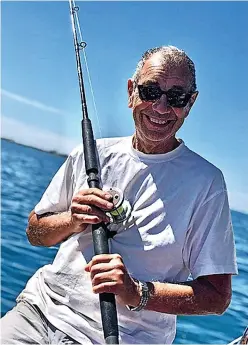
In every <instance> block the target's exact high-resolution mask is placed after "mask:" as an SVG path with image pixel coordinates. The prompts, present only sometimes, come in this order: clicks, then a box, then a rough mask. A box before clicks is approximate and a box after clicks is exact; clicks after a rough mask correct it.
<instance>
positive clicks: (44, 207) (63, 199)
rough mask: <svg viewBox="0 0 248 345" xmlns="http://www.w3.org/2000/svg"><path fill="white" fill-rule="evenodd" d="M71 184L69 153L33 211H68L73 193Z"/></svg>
mask: <svg viewBox="0 0 248 345" xmlns="http://www.w3.org/2000/svg"><path fill="white" fill-rule="evenodd" d="M73 185H74V174H73V157H72V156H71V155H69V156H68V158H67V159H66V161H65V162H64V164H63V165H62V166H61V167H60V169H59V170H58V171H57V173H56V174H55V176H54V177H53V179H52V181H51V182H50V184H49V186H48V187H47V189H46V191H45V192H44V194H43V196H42V198H41V200H40V202H39V203H38V204H37V205H36V206H35V209H34V210H35V213H36V214H39V215H40V214H44V213H47V212H65V211H68V210H69V208H70V205H71V199H72V195H73Z"/></svg>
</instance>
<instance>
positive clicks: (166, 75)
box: [138, 54, 191, 89]
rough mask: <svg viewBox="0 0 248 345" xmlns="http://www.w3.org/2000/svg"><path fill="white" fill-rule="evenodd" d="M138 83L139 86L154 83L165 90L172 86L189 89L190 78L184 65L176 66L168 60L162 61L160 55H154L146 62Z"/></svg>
mask: <svg viewBox="0 0 248 345" xmlns="http://www.w3.org/2000/svg"><path fill="white" fill-rule="evenodd" d="M138 82H139V84H144V83H146V82H154V83H158V84H159V85H160V87H162V88H166V89H168V88H170V87H172V86H181V87H183V88H185V89H187V88H189V87H190V83H191V78H190V73H189V69H188V67H187V66H186V64H185V65H183V64H181V65H178V64H176V63H175V62H173V61H171V60H170V59H168V60H167V59H164V58H163V57H162V56H161V54H154V55H153V56H151V57H150V58H149V59H148V60H146V62H145V64H144V66H143V67H142V69H141V71H140V77H139V81H138Z"/></svg>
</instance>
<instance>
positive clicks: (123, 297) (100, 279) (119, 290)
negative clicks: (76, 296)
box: [85, 254, 140, 306]
mask: <svg viewBox="0 0 248 345" xmlns="http://www.w3.org/2000/svg"><path fill="white" fill-rule="evenodd" d="M85 271H86V272H89V273H90V276H91V281H92V287H93V292H94V293H103V292H109V293H113V294H115V295H116V297H117V301H118V303H120V304H122V305H131V306H137V305H138V304H139V301H140V294H139V285H138V284H137V283H136V282H135V281H134V280H133V279H132V277H131V276H130V275H129V273H128V272H127V269H126V267H125V265H124V263H123V261H122V258H121V256H120V255H119V254H101V255H96V256H94V257H93V259H92V260H91V261H90V262H89V263H88V264H87V266H86V267H85Z"/></svg>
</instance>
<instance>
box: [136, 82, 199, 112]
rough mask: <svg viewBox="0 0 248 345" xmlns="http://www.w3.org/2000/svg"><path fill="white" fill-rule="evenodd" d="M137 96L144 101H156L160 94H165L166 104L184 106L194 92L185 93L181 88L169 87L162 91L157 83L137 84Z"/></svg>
mask: <svg viewBox="0 0 248 345" xmlns="http://www.w3.org/2000/svg"><path fill="white" fill-rule="evenodd" d="M137 86H138V91H139V97H140V99H141V100H142V101H144V102H153V103H154V102H156V101H157V100H158V99H160V98H161V96H162V95H166V98H167V104H168V106H171V107H174V108H183V107H185V106H186V105H187V104H188V102H189V100H190V98H191V96H192V95H193V94H194V92H189V93H185V92H183V91H182V90H177V89H170V90H168V91H163V90H161V88H160V87H159V86H158V85H147V86H144V85H137Z"/></svg>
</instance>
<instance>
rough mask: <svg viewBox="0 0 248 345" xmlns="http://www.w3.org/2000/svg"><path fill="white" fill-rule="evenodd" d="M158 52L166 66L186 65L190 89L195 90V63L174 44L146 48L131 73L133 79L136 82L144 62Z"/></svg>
mask: <svg viewBox="0 0 248 345" xmlns="http://www.w3.org/2000/svg"><path fill="white" fill-rule="evenodd" d="M157 52H160V53H161V54H162V58H163V60H164V63H166V65H167V66H169V67H172V68H175V67H176V68H177V67H186V68H187V69H188V71H189V78H190V89H191V90H190V91H191V92H194V91H196V77H195V65H194V63H193V61H192V60H191V59H190V58H189V57H188V55H187V54H186V53H185V51H183V50H181V49H178V48H177V47H174V46H161V47H156V48H151V49H148V50H147V51H146V52H145V53H144V54H143V55H142V57H141V59H140V61H139V62H138V64H137V67H136V70H135V72H134V74H133V78H132V79H133V80H134V81H135V82H138V79H139V77H140V73H141V70H142V68H143V66H144V64H145V62H146V61H147V60H148V59H149V58H150V57H151V56H152V55H153V54H155V53H157Z"/></svg>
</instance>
